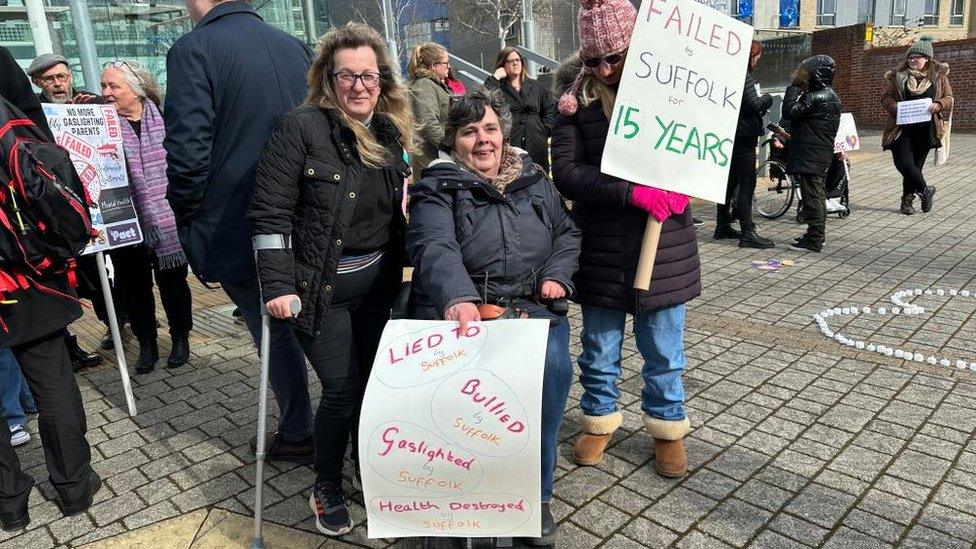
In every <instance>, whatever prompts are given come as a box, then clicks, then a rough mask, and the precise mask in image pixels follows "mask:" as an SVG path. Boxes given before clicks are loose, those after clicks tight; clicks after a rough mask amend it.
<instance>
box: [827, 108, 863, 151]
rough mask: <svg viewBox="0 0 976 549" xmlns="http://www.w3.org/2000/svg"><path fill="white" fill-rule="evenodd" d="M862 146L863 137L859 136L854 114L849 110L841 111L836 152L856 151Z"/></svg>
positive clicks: (835, 144) (836, 138)
mask: <svg viewBox="0 0 976 549" xmlns="http://www.w3.org/2000/svg"><path fill="white" fill-rule="evenodd" d="M860 148H861V139H860V138H859V137H858V136H857V125H856V124H855V123H854V115H853V114H852V113H849V112H844V113H841V115H840V126H839V127H838V128H837V135H836V136H835V137H834V152H835V153H838V152H848V151H856V150H859V149H860Z"/></svg>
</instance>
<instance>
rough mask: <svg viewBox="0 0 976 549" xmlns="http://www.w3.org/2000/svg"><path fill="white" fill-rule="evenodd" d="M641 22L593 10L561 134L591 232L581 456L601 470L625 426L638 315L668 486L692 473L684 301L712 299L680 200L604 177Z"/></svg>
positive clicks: (570, 81) (562, 161)
mask: <svg viewBox="0 0 976 549" xmlns="http://www.w3.org/2000/svg"><path fill="white" fill-rule="evenodd" d="M636 18H637V13H636V11H635V10H634V7H633V5H632V4H631V3H630V2H629V1H628V0H583V1H582V3H581V9H580V12H579V32H580V54H579V57H575V56H574V57H573V58H571V59H570V60H568V61H566V62H564V63H563V65H562V66H561V67H560V68H559V70H558V71H557V74H556V83H555V86H556V88H555V90H556V95H558V96H559V113H560V114H559V115H557V116H556V121H555V124H554V127H553V137H552V159H553V163H552V173H553V182H554V183H555V184H556V188H558V189H559V191H560V192H561V193H562V194H563V196H565V197H566V198H568V199H570V200H572V201H573V215H574V217H575V219H576V221H577V223H579V226H580V229H582V231H583V241H582V252H581V253H580V269H579V272H577V273H576V276H575V278H574V281H575V284H576V296H575V300H576V301H577V302H578V303H580V304H581V305H582V311H583V332H582V335H581V338H580V339H581V342H582V345H583V352H582V353H581V354H580V356H579V359H578V362H579V366H580V383H581V384H582V385H583V391H584V392H583V396H582V397H581V399H580V407H581V408H582V410H583V414H584V416H583V433H582V434H581V435H580V436H579V437H578V438H577V440H576V444H575V447H574V450H573V456H574V460H575V461H576V463H577V464H580V465H596V464H598V463H600V461H601V460H602V459H603V453H604V450H605V449H606V447H607V445H608V444H609V442H610V438H611V436H612V435H613V432H614V431H616V430H617V428H618V427H620V424H621V423H622V422H623V415H622V414H621V413H620V408H619V404H618V402H617V401H618V399H619V395H620V392H619V389H618V388H617V382H618V381H619V379H620V374H621V345H622V344H623V338H624V328H625V327H626V321H627V314H628V313H630V314H632V315H634V333H635V335H636V336H637V348H638V350H639V351H640V354H641V356H642V357H643V359H644V364H643V367H642V373H641V375H642V378H643V382H644V389H643V391H642V393H641V410H643V412H644V424H645V427H646V428H647V432H648V433H650V434H651V436H652V437H654V469H655V471H657V472H658V473H659V474H661V475H663V476H666V477H679V476H682V475H684V474H685V472H686V471H687V459H686V456H685V449H684V443H683V442H682V439H683V438H684V436H685V435H686V434H687V433H688V431H689V430H690V423H689V421H688V418H687V416H686V414H685V405H684V398H685V393H684V385H683V383H682V380H681V376H682V373H683V372H684V367H685V354H684V342H683V334H684V318H685V306H684V303H685V302H687V301H688V300H690V299H692V298H694V297H696V296H698V295H699V294H700V293H701V279H700V267H699V260H698V243H697V241H696V232H695V227H694V225H693V224H692V215H691V208H690V207H684V209H682V208H680V207H678V206H680V205H681V204H680V202H685V204H686V200H687V198H684V201H682V200H681V199H682V197H681V195H670V194H666V193H663V192H662V191H656V190H654V189H650V188H649V187H642V186H637V185H634V184H633V183H630V182H627V181H622V180H620V179H617V178H615V177H611V176H608V175H605V174H603V173H601V172H600V161H601V158H602V156H603V149H604V146H605V144H606V139H607V133H608V132H609V129H610V116H611V113H612V112H613V106H614V102H615V100H616V90H617V86H618V84H619V82H620V77H621V74H622V73H623V69H624V60H625V53H626V50H627V48H628V46H629V45H630V38H631V34H632V33H633V29H634V24H635V21H636ZM666 196H667V197H670V200H672V201H674V202H675V207H677V209H678V210H681V213H675V214H674V215H672V216H671V217H669V218H668V219H667V220H666V221H664V224H663V227H662V230H661V238H660V244H659V245H658V250H657V258H656V260H655V262H654V276H653V279H652V280H651V286H650V288H651V289H650V291H649V292H644V291H637V290H634V287H633V286H634V278H635V274H636V270H637V261H638V259H639V257H640V250H641V235H643V234H644V228H645V226H646V224H647V219H648V212H649V211H655V210H656V209H657V208H660V207H663V208H665V209H667V210H670V209H671V206H670V205H668V204H661V203H660V201H661V200H664V199H665V197H666Z"/></svg>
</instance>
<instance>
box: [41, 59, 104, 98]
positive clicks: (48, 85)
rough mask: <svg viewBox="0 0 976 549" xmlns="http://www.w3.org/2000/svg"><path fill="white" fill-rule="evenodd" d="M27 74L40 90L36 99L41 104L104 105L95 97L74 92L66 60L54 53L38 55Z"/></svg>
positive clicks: (72, 78) (69, 68) (73, 82)
mask: <svg viewBox="0 0 976 549" xmlns="http://www.w3.org/2000/svg"><path fill="white" fill-rule="evenodd" d="M27 74H28V75H29V76H30V77H31V80H32V81H33V82H34V85H35V86H37V87H38V88H41V93H39V94H37V98H38V99H39V100H40V101H41V103H62V104H63V103H104V102H105V101H104V100H102V99H101V97H99V96H97V95H92V94H90V93H87V92H78V91H77V90H75V88H74V85H75V79H74V76H72V74H71V67H70V66H69V65H68V60H67V59H65V58H64V57H63V56H61V55H58V54H56V53H42V54H41V55H38V56H37V57H36V58H35V59H34V61H33V62H31V64H30V66H29V67H27Z"/></svg>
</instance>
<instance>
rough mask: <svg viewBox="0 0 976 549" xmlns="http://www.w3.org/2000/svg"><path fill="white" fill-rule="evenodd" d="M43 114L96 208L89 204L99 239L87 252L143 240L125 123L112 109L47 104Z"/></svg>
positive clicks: (103, 106) (96, 239) (113, 108)
mask: <svg viewBox="0 0 976 549" xmlns="http://www.w3.org/2000/svg"><path fill="white" fill-rule="evenodd" d="M43 107H44V114H45V115H46V116H47V121H48V125H49V126H50V127H51V131H52V132H53V133H54V140H55V141H56V142H57V144H58V145H61V146H62V147H64V148H65V149H67V151H68V154H70V155H71V162H72V163H73V164H74V165H75V170H77V171H78V175H79V177H81V181H82V183H84V185H85V188H86V189H87V190H88V195H89V196H90V197H91V199H92V201H93V202H94V203H95V204H96V205H95V206H89V208H88V210H89V212H90V213H91V221H92V228H94V229H95V230H96V231H98V235H97V236H96V237H95V239H94V240H93V241H92V243H91V244H89V245H88V247H87V248H85V251H84V252H83V253H84V254H90V253H94V252H100V251H106V250H111V249H113V248H121V247H122V246H131V245H133V244H138V243H140V242H142V227H140V226H139V218H138V216H137V214H136V210H135V206H134V205H133V203H132V193H131V189H130V188H129V176H128V173H127V172H126V169H125V153H124V152H123V151H122V126H121V123H122V122H121V119H120V118H119V115H118V113H117V112H116V111H115V107H113V106H112V105H98V104H92V103H89V104H84V105H58V104H53V103H45V104H44V105H43Z"/></svg>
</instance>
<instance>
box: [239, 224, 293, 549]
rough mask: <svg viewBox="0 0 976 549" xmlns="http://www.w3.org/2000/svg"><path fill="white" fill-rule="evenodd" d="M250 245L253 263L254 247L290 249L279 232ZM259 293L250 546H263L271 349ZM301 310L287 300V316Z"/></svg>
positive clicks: (258, 548) (261, 548)
mask: <svg viewBox="0 0 976 549" xmlns="http://www.w3.org/2000/svg"><path fill="white" fill-rule="evenodd" d="M251 242H252V245H253V247H254V264H255V265H257V262H258V251H260V250H287V249H291V241H290V239H288V238H287V237H285V236H283V235H256V236H255V237H254V238H253V239H252V241H251ZM258 289H259V292H258V293H260V294H261V344H260V349H259V351H258V352H259V354H260V359H261V368H260V374H259V375H260V381H259V384H258V440H257V448H255V452H254V458H255V472H254V477H255V478H254V539H253V541H251V549H264V537H263V536H262V534H261V526H262V517H263V515H264V451H265V444H266V442H267V441H266V440H265V437H266V435H265V433H266V430H267V425H268V417H267V416H268V369H269V366H270V363H271V358H270V357H269V353H270V349H271V315H270V314H269V313H268V307H267V306H266V305H265V301H264V295H263V292H261V291H260V282H259V283H258ZM301 310H302V304H301V302H300V301H299V300H297V299H296V300H294V301H292V302H291V316H292V317H295V316H298V313H299V312H301Z"/></svg>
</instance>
